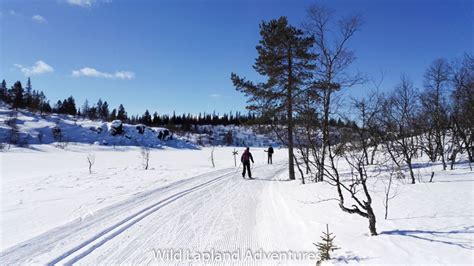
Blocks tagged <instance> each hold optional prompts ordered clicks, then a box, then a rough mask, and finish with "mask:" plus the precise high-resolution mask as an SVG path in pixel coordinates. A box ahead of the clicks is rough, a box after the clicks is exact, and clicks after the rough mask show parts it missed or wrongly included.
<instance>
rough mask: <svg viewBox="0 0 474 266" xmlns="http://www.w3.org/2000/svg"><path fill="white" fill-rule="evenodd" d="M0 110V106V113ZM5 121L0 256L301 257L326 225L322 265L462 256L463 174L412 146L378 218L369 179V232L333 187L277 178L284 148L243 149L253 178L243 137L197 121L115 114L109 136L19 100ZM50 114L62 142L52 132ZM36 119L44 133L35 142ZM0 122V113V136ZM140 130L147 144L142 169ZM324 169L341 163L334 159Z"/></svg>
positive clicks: (307, 260)
mask: <svg viewBox="0 0 474 266" xmlns="http://www.w3.org/2000/svg"><path fill="white" fill-rule="evenodd" d="M9 112H10V111H9V110H7V109H5V108H1V107H0V119H2V120H6V119H8V117H9ZM17 124H18V128H19V131H20V134H21V136H22V138H25V137H26V136H28V135H29V136H30V139H29V140H31V143H30V145H28V146H27V147H16V146H12V147H11V149H4V150H3V151H1V152H0V173H1V179H0V265H7V264H21V265H25V264H28V265H30V264H49V263H51V264H54V263H58V264H70V263H79V264H173V265H174V264H177V263H178V262H182V263H193V264H245V265H257V264H282V265H290V264H291V265H293V264H297V265H308V264H310V265H311V264H313V265H314V264H315V263H316V260H317V259H315V258H314V257H316V256H317V253H316V247H315V246H314V244H313V243H316V242H319V241H320V236H321V235H322V231H324V230H325V228H326V224H327V225H329V230H330V232H332V233H334V234H335V236H336V238H335V244H336V245H337V246H338V247H340V249H338V250H336V251H334V252H333V254H332V257H333V259H332V260H331V261H327V262H324V263H323V265H333V264H334V265H346V264H351V265H352V264H362V265H365V264H375V265H379V264H404V265H407V264H411V265H420V264H425V265H434V264H436V265H454V264H464V265H473V264H474V174H473V172H472V171H471V170H470V168H469V165H468V163H467V162H466V161H465V159H464V161H462V162H461V163H458V164H456V169H455V170H446V171H443V170H442V167H441V165H440V164H439V163H435V164H427V163H426V161H427V159H426V158H418V159H417V161H416V162H415V163H414V165H415V174H416V177H417V184H414V185H413V184H409V182H408V180H407V179H401V180H394V184H393V186H394V191H396V197H394V198H393V199H392V200H390V206H389V213H388V219H387V220H384V206H383V199H384V188H385V184H386V181H387V176H388V173H386V172H382V174H381V175H379V176H377V177H373V178H370V179H369V181H368V182H369V189H370V191H371V194H372V197H373V208H374V210H375V213H376V215H377V230H378V232H379V235H378V236H370V235H369V234H368V232H369V231H368V222H367V219H365V218H363V217H360V216H358V215H354V214H348V213H344V212H342V211H341V210H340V208H339V207H338V202H337V200H335V199H336V198H337V194H336V191H335V189H334V187H332V186H331V185H329V184H328V183H324V182H321V183H309V184H306V185H302V184H301V182H300V180H295V181H288V172H287V156H288V152H287V150H286V149H281V148H276V149H275V154H274V158H273V159H274V164H273V165H267V164H266V155H267V154H266V153H265V152H264V149H265V148H251V152H252V153H253V156H254V160H255V165H254V166H253V169H252V171H253V176H254V177H255V180H246V179H243V178H242V176H241V173H240V172H241V170H242V168H241V166H240V165H238V166H237V167H235V166H234V158H233V156H232V152H233V151H234V149H236V150H237V151H239V156H240V154H242V151H243V148H241V147H214V148H212V147H200V146H198V145H196V142H197V139H198V138H199V136H200V135H199V134H188V135H185V136H177V137H175V138H174V139H173V140H168V141H160V140H158V138H157V133H158V130H165V129H160V128H149V127H147V128H146V129H145V131H144V132H143V133H144V134H140V133H139V132H138V130H137V128H136V126H133V125H127V124H123V127H124V130H125V133H124V134H123V135H120V136H111V135H110V133H109V130H110V127H111V123H102V122H96V121H88V120H80V121H74V120H73V118H72V117H67V116H53V117H44V118H43V117H41V116H39V115H35V114H31V113H28V112H20V113H19V114H18V117H17ZM58 124H59V125H60V127H61V130H62V132H63V133H64V135H65V136H66V137H67V138H69V140H68V145H64V146H61V147H58V145H57V144H58V143H57V142H55V141H54V139H53V136H52V130H51V129H52V128H54V127H55V126H56V125H58ZM99 128H101V129H99ZM203 128H206V130H207V131H211V130H212V131H213V133H212V134H204V135H205V136H207V137H209V138H214V141H216V140H218V138H221V137H222V136H223V135H224V134H225V133H226V132H228V131H229V130H232V131H233V135H234V137H235V142H236V143H234V144H235V145H243V144H254V145H255V146H259V145H262V146H266V145H268V144H269V143H273V144H276V143H275V142H271V139H270V138H267V137H265V136H263V135H259V134H255V133H254V132H253V131H252V130H251V129H250V128H244V127H234V126H226V127H224V126H217V127H210V126H208V127H206V126H203V127H202V128H201V129H203ZM39 131H43V132H44V139H43V140H44V143H46V144H42V145H39V144H37V142H35V141H36V140H37V139H38V138H37V134H38V132H39ZM8 132H9V129H8V127H7V126H6V125H5V124H4V123H0V133H1V135H0V136H1V137H3V138H5V136H6V134H8ZM125 136H128V137H125ZM244 140H245V141H247V142H246V143H242V141H244ZM140 141H142V142H140ZM201 141H202V139H201ZM218 141H221V140H218ZM94 143H95V144H94ZM143 143H145V146H149V147H151V148H150V161H149V164H150V165H149V170H144V169H143V166H142V159H141V155H140V151H141V148H140V145H141V144H143ZM104 144H108V145H104ZM211 152H212V153H213V154H214V161H215V165H216V167H215V168H213V167H212V163H211V158H210V157H211ZM89 155H92V156H93V157H94V158H95V163H94V165H93V166H92V173H91V174H90V173H89V170H88V162H87V157H88V156H89ZM238 159H239V158H237V162H238V161H239V160H238ZM461 159H462V158H461ZM338 168H339V169H340V172H341V176H343V177H347V176H349V175H350V169H349V168H348V166H347V165H345V164H343V163H342V162H340V163H339V165H338ZM432 170H434V171H435V172H436V175H435V177H434V182H433V183H429V182H428V181H429V179H430V175H431V171H432ZM173 252H174V253H173ZM180 252H181V253H180ZM249 252H250V253H249ZM302 254H303V255H302ZM220 255H222V256H224V257H225V256H227V257H226V258H225V259H224V260H222V258H221V260H219V258H218V256H220ZM166 256H168V257H166ZM298 256H299V257H298ZM210 258H212V259H213V260H212V259H210Z"/></svg>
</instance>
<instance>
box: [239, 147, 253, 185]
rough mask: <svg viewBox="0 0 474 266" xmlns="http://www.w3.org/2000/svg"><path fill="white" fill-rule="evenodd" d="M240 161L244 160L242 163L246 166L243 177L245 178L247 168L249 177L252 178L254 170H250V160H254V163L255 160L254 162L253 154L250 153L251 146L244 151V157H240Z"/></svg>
mask: <svg viewBox="0 0 474 266" xmlns="http://www.w3.org/2000/svg"><path fill="white" fill-rule="evenodd" d="M240 161H241V162H242V165H243V167H244V170H243V172H242V177H243V178H245V171H246V170H247V172H248V175H249V178H250V179H251V178H252V172H250V161H252V163H254V162H253V157H252V154H251V153H250V148H249V147H247V148H246V149H245V151H244V153H242V157H241V158H240Z"/></svg>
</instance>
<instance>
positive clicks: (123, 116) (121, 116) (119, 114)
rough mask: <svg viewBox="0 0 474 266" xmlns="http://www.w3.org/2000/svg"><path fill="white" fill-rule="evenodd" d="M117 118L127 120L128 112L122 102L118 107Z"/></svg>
mask: <svg viewBox="0 0 474 266" xmlns="http://www.w3.org/2000/svg"><path fill="white" fill-rule="evenodd" d="M117 119H118V120H121V121H124V122H125V121H127V112H125V107H123V105H122V104H120V106H119V108H118V112H117Z"/></svg>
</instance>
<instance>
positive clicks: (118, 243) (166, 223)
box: [0, 163, 286, 265]
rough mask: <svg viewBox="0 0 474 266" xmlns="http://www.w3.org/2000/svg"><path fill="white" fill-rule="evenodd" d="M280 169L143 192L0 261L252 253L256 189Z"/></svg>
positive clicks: (230, 173)
mask: <svg viewBox="0 0 474 266" xmlns="http://www.w3.org/2000/svg"><path fill="white" fill-rule="evenodd" d="M285 169H286V164H285V163H276V164H274V165H262V166H258V167H254V169H252V172H253V175H254V177H255V178H256V179H255V180H248V179H247V180H244V179H242V177H241V173H240V170H241V168H239V169H235V168H229V169H224V170H218V171H213V172H210V173H207V174H203V175H199V176H195V177H192V178H189V179H185V180H181V181H177V182H174V183H172V184H170V185H168V186H165V187H160V188H156V189H154V190H151V191H147V192H143V193H140V194H137V195H135V196H133V197H131V198H129V199H127V200H125V201H123V202H119V203H117V204H114V205H112V206H110V207H107V208H104V209H102V210H100V211H98V212H96V213H95V214H94V215H92V216H89V217H86V218H85V219H78V220H75V221H73V222H71V223H68V224H65V225H63V226H60V227H57V228H55V229H52V230H50V231H48V232H45V233H43V234H41V235H39V236H37V237H35V238H32V239H30V240H28V241H25V242H23V243H20V244H18V245H16V246H13V247H11V248H9V249H7V250H4V251H2V253H1V254H0V264H2V265H6V264H49V265H54V264H73V263H74V264H99V263H100V264H104V263H105V264H122V263H124V264H136V263H152V264H153V263H160V264H161V263H163V261H160V260H159V258H157V250H169V249H174V250H191V251H198V252H204V251H210V250H217V251H228V252H233V251H235V250H237V249H240V250H242V251H245V250H246V249H252V250H257V249H259V248H262V247H265V246H267V244H268V243H260V242H261V240H258V239H259V237H257V231H256V230H255V225H256V223H257V221H256V215H255V214H256V213H255V212H256V208H257V205H258V204H259V199H260V197H262V195H261V192H262V191H263V188H265V186H267V185H268V184H269V182H268V181H272V179H273V178H274V177H275V176H277V175H278V173H279V172H281V171H284V170H285ZM260 239H261V238H260ZM170 263H173V262H170ZM174 263H176V261H175V262H174Z"/></svg>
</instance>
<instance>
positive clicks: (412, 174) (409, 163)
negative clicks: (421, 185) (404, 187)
mask: <svg viewBox="0 0 474 266" xmlns="http://www.w3.org/2000/svg"><path fill="white" fill-rule="evenodd" d="M407 165H408V169H409V170H410V177H411V183H412V184H415V174H414V173H413V166H412V165H411V158H407Z"/></svg>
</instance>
